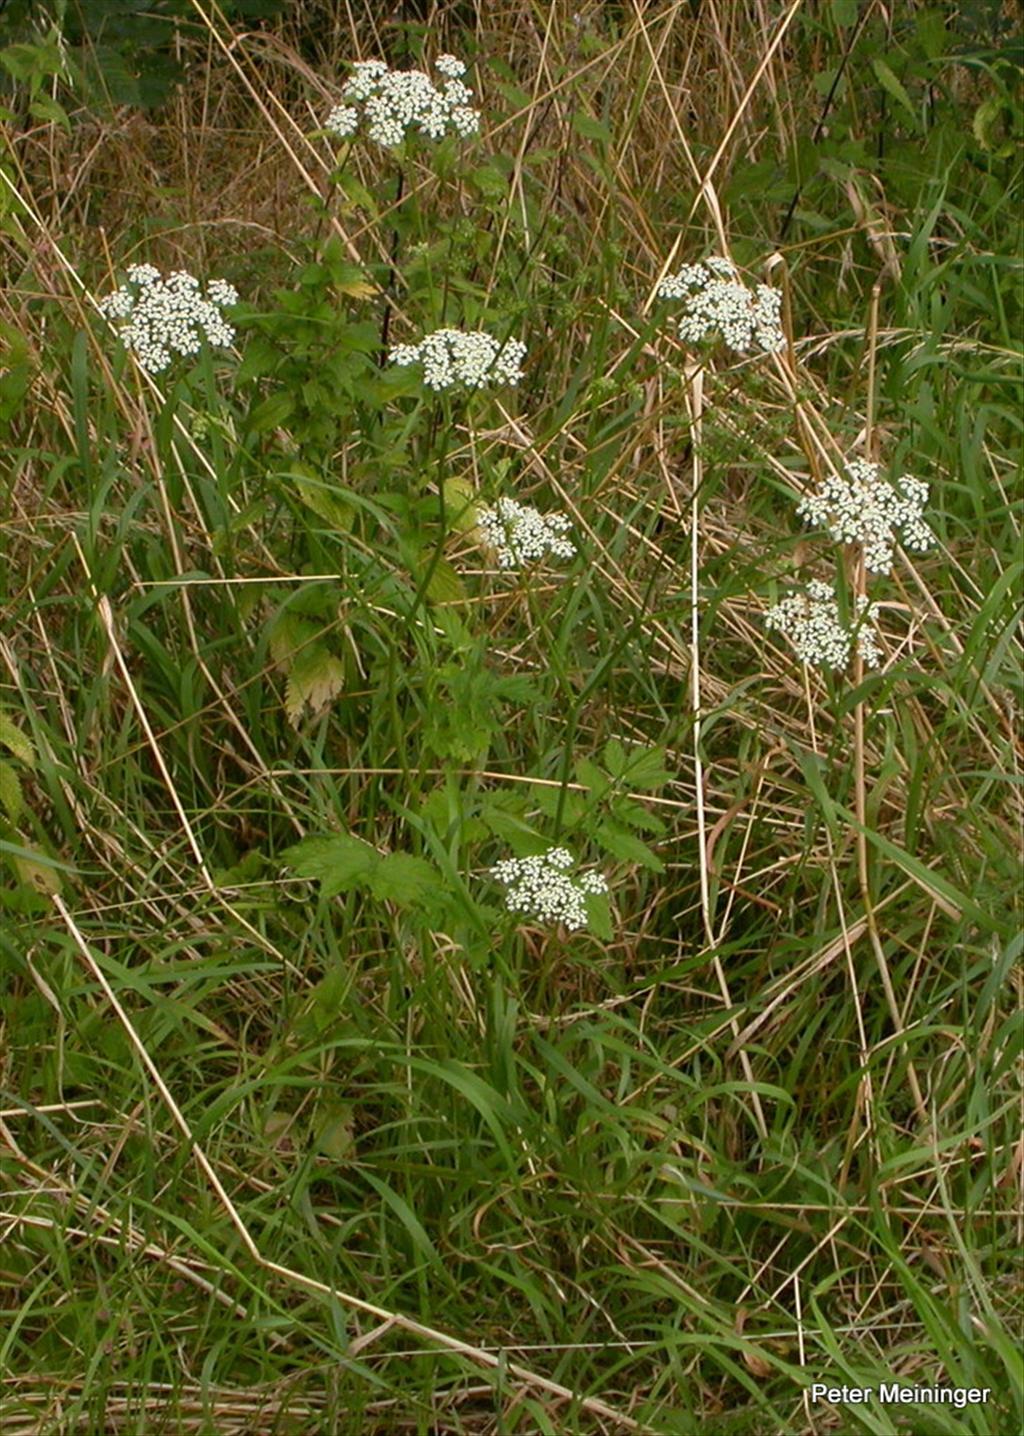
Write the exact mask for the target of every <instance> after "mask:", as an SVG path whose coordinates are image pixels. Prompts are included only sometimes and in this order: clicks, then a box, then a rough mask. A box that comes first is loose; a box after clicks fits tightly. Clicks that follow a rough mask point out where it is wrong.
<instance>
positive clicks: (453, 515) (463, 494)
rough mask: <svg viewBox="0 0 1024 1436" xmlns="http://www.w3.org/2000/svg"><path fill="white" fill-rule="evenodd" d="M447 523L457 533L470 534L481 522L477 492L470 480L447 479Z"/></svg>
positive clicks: (445, 504) (445, 498) (445, 501)
mask: <svg viewBox="0 0 1024 1436" xmlns="http://www.w3.org/2000/svg"><path fill="white" fill-rule="evenodd" d="M444 513H445V521H446V522H447V525H448V527H449V528H450V529H454V530H455V532H456V533H460V534H466V533H470V532H471V531H472V530H473V529H475V528H476V526H477V524H478V522H479V514H478V512H477V492H476V489H475V488H474V487H473V485H472V483H471V482H470V481H469V479H445V481H444Z"/></svg>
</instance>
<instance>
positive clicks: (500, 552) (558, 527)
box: [477, 499, 576, 568]
mask: <svg viewBox="0 0 1024 1436" xmlns="http://www.w3.org/2000/svg"><path fill="white" fill-rule="evenodd" d="M477 524H478V527H479V530H480V537H481V539H482V540H483V542H484V543H485V544H486V545H487V547H488V548H492V549H494V550H495V551H496V553H497V556H498V567H499V568H522V567H523V566H524V565H525V564H529V563H536V562H537V560H538V559H542V558H545V557H546V556H547V555H548V554H551V556H552V557H553V558H572V557H573V556H574V555H575V553H576V547H575V545H574V544H572V543H570V541H569V540H568V539H567V538H566V537H565V534H566V533H568V531H569V528H570V523H569V519H568V518H567V517H566V515H565V514H561V513H553V514H542V513H540V511H539V510H538V509H535V508H531V507H530V505H529V504H520V503H517V502H516V500H515V499H499V500H498V501H497V503H496V504H495V505H494V507H493V508H482V509H480V510H479V517H478V519H477Z"/></svg>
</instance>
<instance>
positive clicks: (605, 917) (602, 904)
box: [583, 893, 615, 942]
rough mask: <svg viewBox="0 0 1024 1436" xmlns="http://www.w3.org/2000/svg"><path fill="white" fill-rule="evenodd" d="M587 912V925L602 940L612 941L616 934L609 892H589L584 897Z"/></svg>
mask: <svg viewBox="0 0 1024 1436" xmlns="http://www.w3.org/2000/svg"><path fill="white" fill-rule="evenodd" d="M583 906H584V909H585V911H586V914H587V927H588V928H589V929H590V931H591V932H592V933H593V934H594V936H595V937H599V938H600V939H601V940H602V942H611V940H612V938H613V937H614V936H615V930H614V928H613V927H612V914H611V904H610V902H609V899H608V894H607V893H587V894H586V895H585V896H584V899H583Z"/></svg>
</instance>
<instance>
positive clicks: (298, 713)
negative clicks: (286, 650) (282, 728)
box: [285, 643, 345, 726]
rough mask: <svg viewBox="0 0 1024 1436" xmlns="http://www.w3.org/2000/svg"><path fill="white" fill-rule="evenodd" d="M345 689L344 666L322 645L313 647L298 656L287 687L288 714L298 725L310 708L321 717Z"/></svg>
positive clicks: (286, 708)
mask: <svg viewBox="0 0 1024 1436" xmlns="http://www.w3.org/2000/svg"><path fill="white" fill-rule="evenodd" d="M344 686H345V665H344V664H343V663H342V661H341V659H340V658H336V657H335V655H334V654H333V653H332V652H331V651H330V649H328V648H325V647H324V646H323V644H322V643H314V644H311V645H310V646H309V647H308V648H305V649H303V651H302V652H301V653H300V654H299V655H298V656H297V657H296V659H295V662H294V663H293V664H292V666H291V669H290V670H289V673H288V681H287V684H286V687H285V712H286V713H287V714H288V717H289V719H290V720H291V722H292V723H293V724H295V725H296V726H297V725H298V723H299V721H300V720H301V718H302V716H303V713H304V711H305V710H306V709H307V708H308V709H309V712H310V716H311V717H313V718H318V717H319V716H320V714H321V713H323V712H324V711H325V710H326V709H327V708H329V707H330V705H331V703H333V702H334V700H335V698H337V696H338V694H339V693H340V692H341V690H342V689H343V688H344Z"/></svg>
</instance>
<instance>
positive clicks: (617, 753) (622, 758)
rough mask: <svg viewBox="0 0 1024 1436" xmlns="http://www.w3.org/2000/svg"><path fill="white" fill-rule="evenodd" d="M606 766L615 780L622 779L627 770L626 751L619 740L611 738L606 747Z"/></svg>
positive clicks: (604, 754) (604, 753)
mask: <svg viewBox="0 0 1024 1436" xmlns="http://www.w3.org/2000/svg"><path fill="white" fill-rule="evenodd" d="M602 756H603V758H604V765H605V767H606V768H607V769H608V771H609V773H610V774H611V775H612V777H613V778H621V777H622V774H623V773H624V771H625V768H626V750H625V748H624V747H623V746H622V744H621V743H620V742H619V740H618V738H609V739H608V742H607V743H606V744H605V745H604V752H603V754H602Z"/></svg>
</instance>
